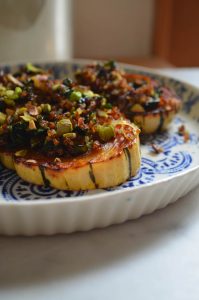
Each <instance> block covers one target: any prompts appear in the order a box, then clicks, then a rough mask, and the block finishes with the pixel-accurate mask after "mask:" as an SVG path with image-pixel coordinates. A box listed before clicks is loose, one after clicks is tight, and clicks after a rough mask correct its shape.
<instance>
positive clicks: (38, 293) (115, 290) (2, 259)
mask: <svg viewBox="0 0 199 300" xmlns="http://www.w3.org/2000/svg"><path fill="white" fill-rule="evenodd" d="M163 72H164V73H165V74H168V75H170V76H173V77H177V78H179V79H182V80H187V81H189V82H191V83H193V84H195V85H198V86H199V69H165V70H164V71H163ZM198 283H199V187H197V188H196V189H195V190H193V191H192V192H191V193H189V194H188V195H186V196H185V197H183V198H181V199H179V200H178V201H177V202H176V203H175V204H172V205H169V206H168V207H167V208H165V209H163V210H160V211H157V212H155V213H153V214H151V215H149V216H144V217H141V218H140V219H138V220H134V221H128V222H126V223H124V224H121V225H115V226H111V227H109V228H105V229H98V230H93V231H89V232H84V233H75V234H70V235H57V236H52V237H42V236H40V237H32V238H26V237H3V236H2V237H0V299H1V300H21V299H26V300H33V299H34V300H35V299H42V300H45V299H48V300H52V299H59V300H62V299H70V300H80V299H81V300H84V299H85V300H93V299H95V300H102V299H114V300H119V299H122V300H123V299H125V300H130V299H131V300H132V299H133V300H143V299H144V300H145V299H147V300H154V299H161V300H168V299H169V300H198V299H199V284H198Z"/></svg>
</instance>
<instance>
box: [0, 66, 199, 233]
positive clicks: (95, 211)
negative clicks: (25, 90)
mask: <svg viewBox="0 0 199 300" xmlns="http://www.w3.org/2000/svg"><path fill="white" fill-rule="evenodd" d="M85 63H88V61H70V62H65V63H48V64H41V66H42V67H46V68H49V67H50V68H52V69H53V71H54V72H55V74H56V75H57V76H58V77H62V76H66V75H71V74H73V72H74V71H75V70H76V69H77V68H78V67H81V65H82V64H85ZM122 66H123V67H125V69H126V70H127V71H130V72H139V73H142V74H143V73H144V74H149V75H151V76H153V77H154V78H156V79H158V80H160V81H161V82H163V83H164V84H165V85H167V86H169V87H171V88H173V89H175V90H176V92H177V94H178V95H179V96H180V97H182V99H183V108H182V112H181V113H180V114H179V115H178V116H176V118H175V120H174V121H173V122H172V124H171V126H170V128H169V130H168V132H166V133H164V134H159V135H157V136H156V137H155V138H154V137H153V138H151V140H150V139H149V140H148V141H145V143H144V144H142V146H141V150H142V167H141V170H140V172H139V174H138V175H137V176H136V177H135V178H132V179H130V180H129V181H127V182H125V183H123V184H122V185H120V186H118V187H115V188H111V189H106V190H95V191H91V192H82V191H79V192H67V191H59V190H54V189H51V188H45V187H39V186H36V185H33V184H29V183H27V182H24V181H23V180H21V179H20V178H19V177H18V176H17V175H16V174H15V172H13V171H10V170H6V169H5V168H3V167H2V166H0V233H1V234H7V235H16V234H23V235H36V234H48V235H49V234H55V233H69V232H74V231H79V230H80V231H81V230H89V229H92V228H97V227H98V228H99V227H105V226H108V225H111V224H116V223H122V222H124V221H126V220H129V219H135V218H138V217H140V216H141V215H144V214H148V213H151V212H153V211H154V210H156V209H160V208H163V207H165V206H166V205H167V204H169V203H172V202H174V201H176V200H177V199H179V198H180V197H181V196H183V195H185V194H186V193H188V192H189V191H190V190H192V189H193V188H194V187H195V186H196V185H197V184H198V183H199V155H198V154H199V124H198V122H199V90H198V89H197V88H195V87H193V86H191V85H189V84H186V83H184V82H180V81H177V80H174V79H172V78H168V77H166V76H162V75H159V74H158V73H156V72H155V71H152V70H149V69H145V68H140V67H136V66H130V65H122ZM2 68H4V69H11V71H13V70H14V69H16V66H2ZM182 124H183V125H185V127H186V129H187V130H188V131H189V140H188V141H187V142H186V143H185V142H184V140H183V136H180V135H179V134H178V128H179V126H181V125H182ZM151 142H155V143H156V144H158V145H160V146H161V147H162V148H163V150H164V151H163V152H162V153H160V154H158V155H154V154H153V153H152V149H151Z"/></svg>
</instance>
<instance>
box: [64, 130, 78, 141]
mask: <svg viewBox="0 0 199 300" xmlns="http://www.w3.org/2000/svg"><path fill="white" fill-rule="evenodd" d="M76 136H77V134H76V133H75V132H68V133H64V134H63V137H64V138H69V139H75V138H76Z"/></svg>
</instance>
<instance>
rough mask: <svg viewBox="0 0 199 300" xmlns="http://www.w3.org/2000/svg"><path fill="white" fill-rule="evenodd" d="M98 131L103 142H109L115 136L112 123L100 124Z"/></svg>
mask: <svg viewBox="0 0 199 300" xmlns="http://www.w3.org/2000/svg"><path fill="white" fill-rule="evenodd" d="M97 132H98V134H99V137H100V139H101V140H102V141H103V142H108V141H109V140H110V139H112V138H113V137H114V128H113V126H111V125H98V126H97Z"/></svg>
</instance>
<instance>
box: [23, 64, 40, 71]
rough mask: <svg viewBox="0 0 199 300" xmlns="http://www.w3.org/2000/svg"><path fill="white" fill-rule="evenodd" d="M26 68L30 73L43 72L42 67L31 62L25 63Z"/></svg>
mask: <svg viewBox="0 0 199 300" xmlns="http://www.w3.org/2000/svg"><path fill="white" fill-rule="evenodd" d="M26 69H27V71H28V72H31V73H43V70H42V69H40V68H37V67H35V66H34V65H33V64H31V63H27V65H26Z"/></svg>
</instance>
